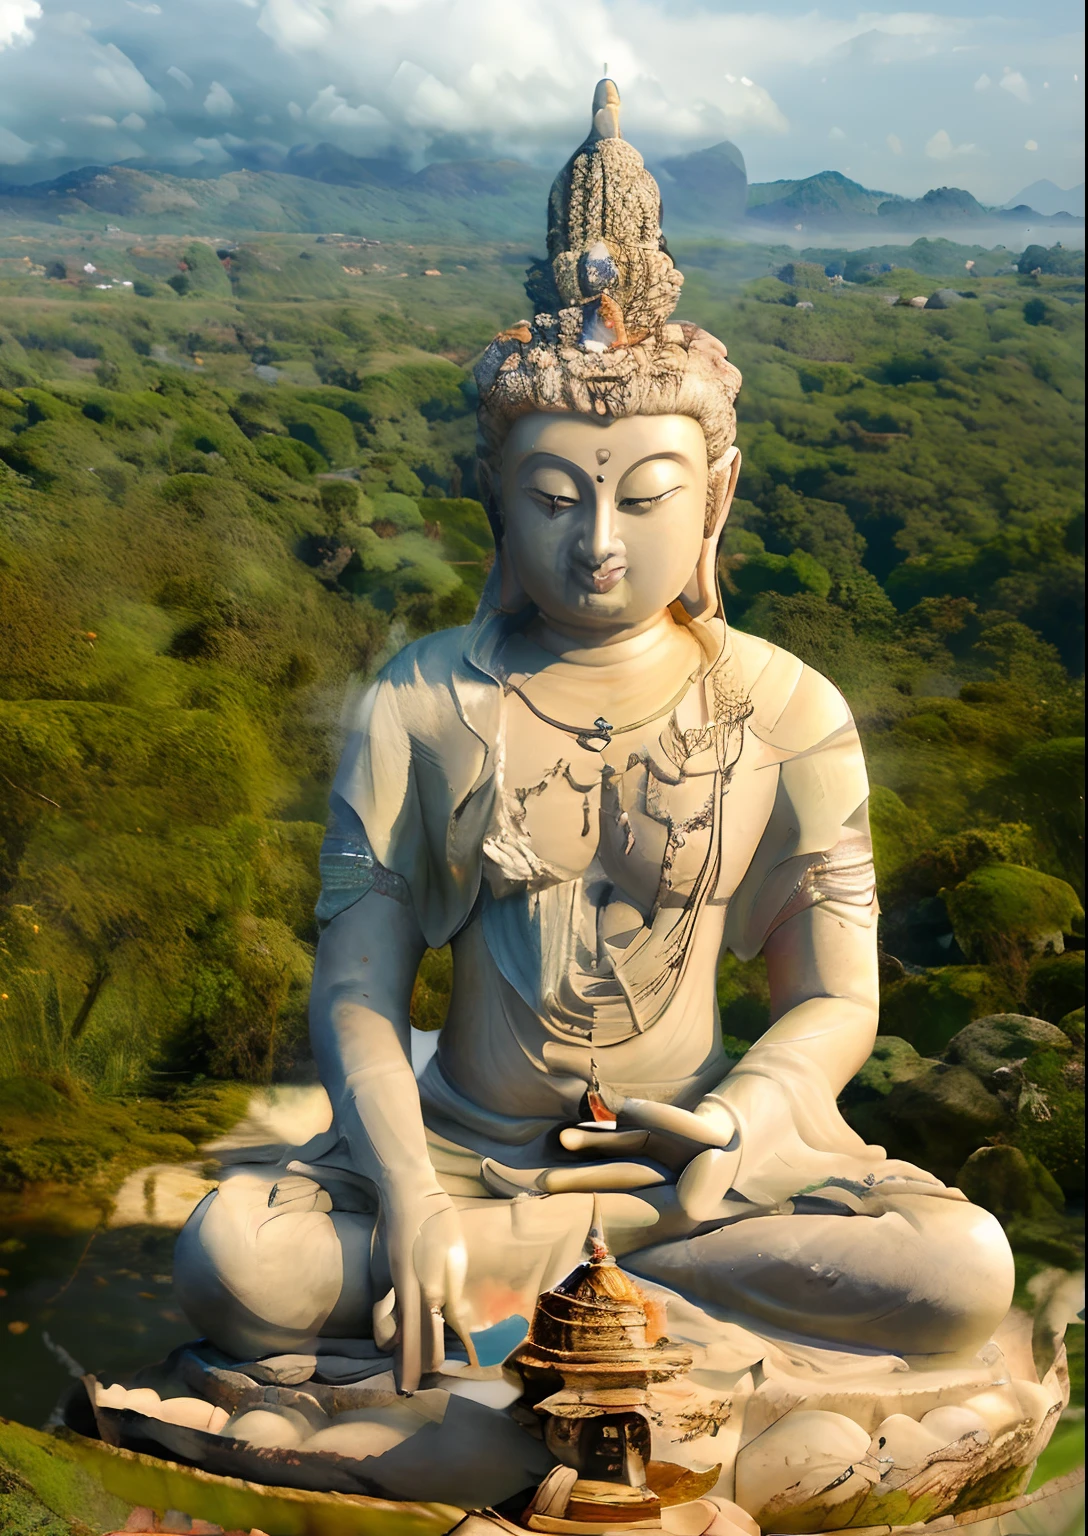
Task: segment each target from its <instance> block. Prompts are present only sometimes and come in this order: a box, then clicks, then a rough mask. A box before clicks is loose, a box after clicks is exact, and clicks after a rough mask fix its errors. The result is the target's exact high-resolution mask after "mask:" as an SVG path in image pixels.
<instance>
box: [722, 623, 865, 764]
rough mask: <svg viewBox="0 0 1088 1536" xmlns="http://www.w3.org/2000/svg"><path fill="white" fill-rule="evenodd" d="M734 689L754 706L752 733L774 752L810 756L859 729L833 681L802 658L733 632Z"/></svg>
mask: <svg viewBox="0 0 1088 1536" xmlns="http://www.w3.org/2000/svg"><path fill="white" fill-rule="evenodd" d="M730 635H731V638H732V651H731V659H732V665H733V670H734V686H735V687H736V688H737V689H738V691H740V692H741V693H742V695H743V696H745V697H747V698H748V699H749V701H750V702H751V705H752V714H751V716H750V719H749V727H750V729H752V730H754V732H755V733H756V735H757V736H759V737H760V738H761V739H762V740H763V741H766V742H768V743H770V744H771V745H773V746H776V747H779V748H781V749H783V750H786V751H790V752H805V751H807V750H809V749H810V748H811V747H815V746H818V745H819V743H820V742H821V741H824V740H826V739H827V737H829V736H833V735H835V734H836V733H837V732H839V731H841V730H842V728H843V727H844V726H847V725H850V724H852V723H853V716H852V715H851V713H850V708H849V705H848V704H847V702H846V700H845V699H844V698H843V696H842V694H841V693H840V692H839V690H838V689H837V688H836V687H835V684H834V683H833V682H831V680H830V679H829V678H826V677H824V675H823V673H822V672H817V671H816V670H815V668H814V667H810V666H808V665H807V664H806V663H805V662H803V661H802V660H801V658H800V657H799V656H794V655H793V653H792V652H791V651H787V650H784V649H783V647H782V646H780V645H772V644H771V642H770V641H769V640H761V639H760V638H759V636H758V635H746V634H744V633H743V631H741V630H737V629H733V630H731V631H730Z"/></svg>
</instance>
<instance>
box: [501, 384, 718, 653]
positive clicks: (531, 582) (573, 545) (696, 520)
mask: <svg viewBox="0 0 1088 1536" xmlns="http://www.w3.org/2000/svg"><path fill="white" fill-rule="evenodd" d="M706 496H707V460H706V439H705V438H704V436H703V431H702V428H701V427H700V426H699V424H698V422H696V421H694V420H693V419H692V418H691V417H690V416H627V417H624V418H621V419H620V420H618V421H617V420H612V419H611V418H609V417H602V418H600V419H599V420H595V419H594V418H593V417H591V416H578V415H574V414H573V413H563V414H558V413H557V414H548V413H545V412H536V413H534V414H533V415H531V416H523V417H522V418H521V419H520V420H519V421H518V422H516V423H515V425H514V427H513V428H512V430H511V432H510V435H509V437H508V438H507V439H506V443H505V445H504V447H503V459H502V508H503V520H504V528H505V542H504V545H503V549H504V555H505V556H507V557H508V558H511V559H512V560H513V566H514V571H515V573H516V575H517V578H518V580H519V581H520V583H521V586H522V587H523V588H524V589H525V592H526V593H527V594H528V596H529V597H530V598H531V599H532V601H533V602H534V603H535V604H536V605H537V607H538V608H539V609H540V611H541V613H542V614H544V616H545V617H546V618H548V619H551V620H553V621H555V622H556V623H558V624H559V625H561V626H562V625H569V626H572V627H575V628H577V629H586V628H590V629H599V630H600V631H602V633H606V632H607V631H609V630H614V629H626V628H628V627H630V626H631V625H633V624H641V623H644V622H645V621H646V620H649V619H652V618H653V617H654V616H655V615H657V614H659V613H661V612H662V610H663V609H665V608H666V607H667V606H668V605H669V603H671V602H672V601H673V600H674V599H675V598H677V597H678V596H679V595H680V593H681V591H682V590H683V588H684V585H685V583H686V582H687V581H688V580H689V579H690V577H691V574H692V572H693V570H694V569H695V566H696V563H697V561H698V559H699V556H700V553H701V551H702V548H703V525H704V520H705V517H706Z"/></svg>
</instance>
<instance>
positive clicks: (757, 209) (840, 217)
mask: <svg viewBox="0 0 1088 1536" xmlns="http://www.w3.org/2000/svg"><path fill="white" fill-rule="evenodd" d="M889 197H890V194H889V193H887V192H872V191H870V190H869V188H868V187H863V186H862V185H861V184H860V182H856V181H851V180H850V178H849V177H848V176H843V175H842V174H841V173H840V172H839V171H821V172H820V173H819V175H818V176H808V177H806V178H805V179H804V180H803V181H764V182H756V183H754V184H753V185H752V186H750V187H749V188H748V217H749V218H750V219H753V220H755V221H756V222H759V223H764V224H793V223H795V222H797V221H798V220H801V221H803V222H805V223H813V222H818V221H828V222H833V221H837V222H838V223H840V224H841V223H845V222H849V221H850V220H851V219H859V218H860V219H868V218H872V217H873V215H874V214H876V212H877V210H878V209H879V208H880V206H881V204H882V203H884V202H887V201H888V199H889ZM895 201H897V200H894V199H893V204H894V202H895Z"/></svg>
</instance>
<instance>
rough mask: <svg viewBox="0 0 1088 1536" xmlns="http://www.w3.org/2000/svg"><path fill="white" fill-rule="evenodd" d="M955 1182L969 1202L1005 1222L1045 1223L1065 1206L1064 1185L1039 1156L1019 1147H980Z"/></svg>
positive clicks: (968, 1160) (965, 1164)
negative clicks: (1021, 1219) (1027, 1220)
mask: <svg viewBox="0 0 1088 1536" xmlns="http://www.w3.org/2000/svg"><path fill="white" fill-rule="evenodd" d="M956 1183H957V1185H958V1186H959V1188H960V1189H962V1190H963V1192H964V1194H965V1195H966V1196H967V1198H968V1200H973V1201H974V1203H975V1205H981V1206H982V1207H983V1209H984V1210H987V1211H992V1212H993V1213H994V1215H995V1216H996V1217H998V1219H999V1220H1000V1221H1002V1222H1003V1223H1007V1222H1008V1221H1009V1220H1010V1219H1011V1218H1012V1217H1013V1216H1027V1217H1033V1218H1036V1219H1044V1220H1045V1219H1046V1218H1048V1217H1051V1216H1053V1215H1054V1213H1055V1212H1056V1211H1060V1210H1062V1208H1063V1207H1064V1205H1065V1196H1064V1194H1063V1193H1062V1190H1061V1186H1060V1185H1059V1184H1058V1183H1057V1181H1056V1180H1055V1179H1054V1178H1053V1177H1052V1176H1051V1174H1050V1173H1048V1172H1047V1170H1046V1169H1045V1168H1044V1167H1043V1165H1042V1163H1041V1162H1040V1161H1039V1159H1038V1158H1037V1157H1031V1156H1028V1155H1025V1153H1023V1152H1022V1151H1021V1150H1020V1148H1019V1147H1010V1146H996V1147H979V1149H978V1151H977V1152H972V1154H971V1156H970V1157H969V1158H968V1159H967V1161H966V1162H965V1163H964V1165H963V1167H962V1168H961V1169H960V1171H959V1173H958V1174H957V1175H956Z"/></svg>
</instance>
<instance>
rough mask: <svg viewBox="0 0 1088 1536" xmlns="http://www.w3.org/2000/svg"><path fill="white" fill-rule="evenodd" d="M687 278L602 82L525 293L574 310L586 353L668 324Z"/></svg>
mask: <svg viewBox="0 0 1088 1536" xmlns="http://www.w3.org/2000/svg"><path fill="white" fill-rule="evenodd" d="M683 281H684V279H683V277H682V276H681V274H680V273H679V272H678V271H677V270H676V268H675V266H674V265H673V260H672V257H671V256H670V255H669V252H668V248H667V247H666V245H665V237H664V235H663V234H662V233H661V194H660V192H659V191H658V187H657V182H656V181H655V180H654V178H653V177H652V176H651V175H650V173H649V171H648V170H647V169H646V167H645V165H644V164H643V161H642V156H641V155H640V154H639V152H638V150H637V149H635V148H634V146H633V145H631V144H628V143H627V141H626V140H625V139H624V138H623V136H622V134H621V133H620V93H619V91H618V90H617V89H616V83H615V81H614V80H610V79H608V77H607V76H606V77H605V78H604V79H603V80H599V81H598V82H597V88H596V90H595V91H594V93H593V113H592V123H591V126H590V130H589V133H588V134H587V136H586V138H585V140H584V141H583V143H582V144H580V145H579V147H578V148H577V149H576V150H575V152H574V154H573V155H572V156H571V158H570V159H569V160H568V161H567V163H566V165H565V166H564V167H563V169H562V170H561V171H560V173H559V175H558V176H557V177H556V178H555V181H554V183H553V184H552V190H551V195H550V196H549V198H548V263H547V265H545V264H544V263H542V262H541V263H537V264H536V266H534V267H533V268H532V269H531V270H530V273H529V283H528V284H527V288H528V292H529V297H530V298H531V299H532V301H533V304H534V307H535V308H536V309H537V310H538V311H542V312H544V313H552V314H556V313H562V312H563V311H564V310H565V311H569V312H574V311H578V312H579V314H580V317H581V318H580V323H579V340H580V343H581V345H582V346H583V347H586V348H588V349H589V350H590V351H595V350H604V349H606V348H609V347H613V346H628V345H631V344H632V343H635V342H637V341H640V340H643V339H645V338H646V337H647V336H649V335H650V334H651V333H653V332H656V331H657V330H658V329H659V327H661V326H662V325H664V323H665V321H666V320H667V319H668V317H669V315H671V314H672V311H673V310H674V309H675V308H676V301H677V299H678V297H679V294H680V286H681V284H682V283H683Z"/></svg>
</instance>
